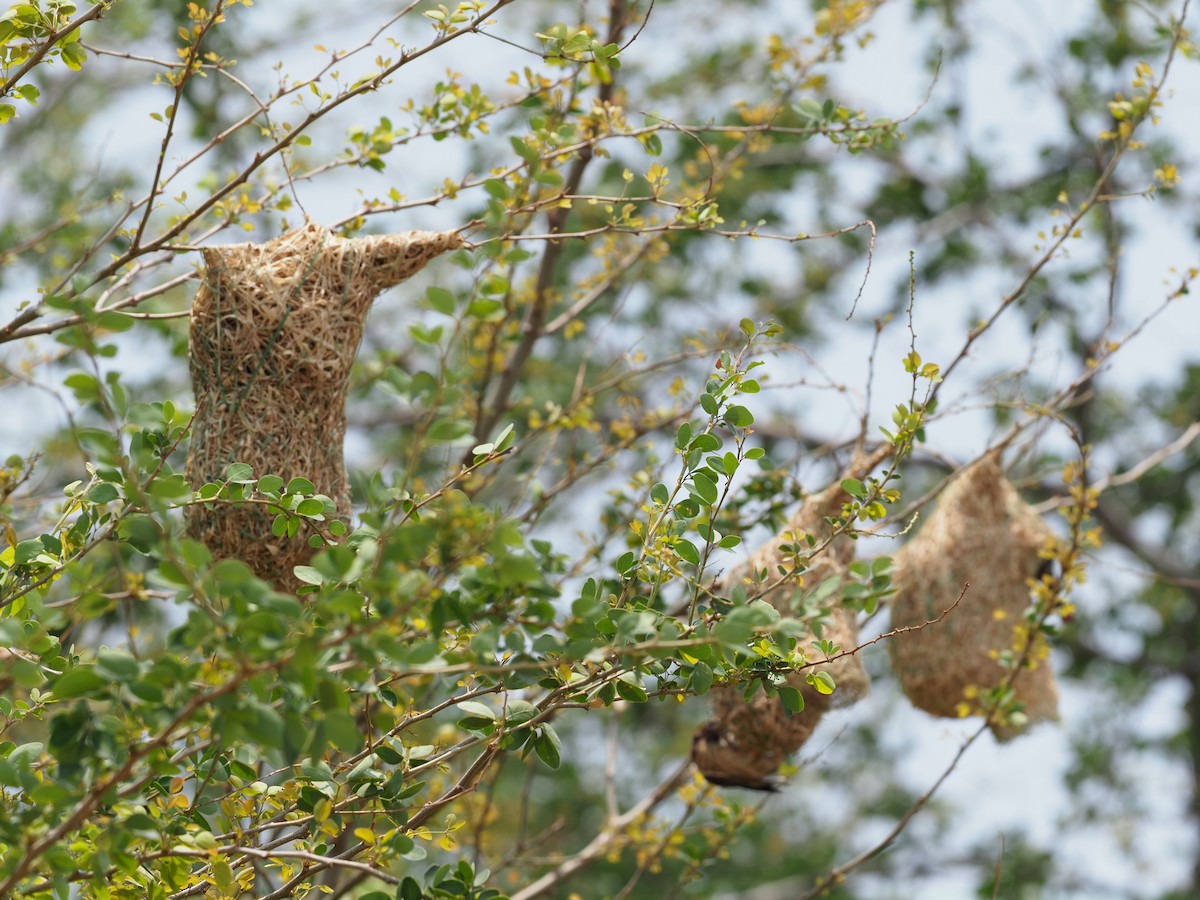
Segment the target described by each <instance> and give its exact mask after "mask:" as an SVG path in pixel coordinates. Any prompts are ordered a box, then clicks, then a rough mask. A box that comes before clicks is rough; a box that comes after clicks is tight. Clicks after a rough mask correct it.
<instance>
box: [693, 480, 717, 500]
mask: <svg viewBox="0 0 1200 900" xmlns="http://www.w3.org/2000/svg"><path fill="white" fill-rule="evenodd" d="M692 486H693V487H694V488H695V489H696V493H697V494H699V495H700V499H701V500H703V501H704V503H706V504H707V505H708V506H712V505H713V504H714V503H716V502H717V482H716V479H714V478H713V477H712V476H711V475H709V474H708V473H707V472H696V473H695V474H694V475H692Z"/></svg>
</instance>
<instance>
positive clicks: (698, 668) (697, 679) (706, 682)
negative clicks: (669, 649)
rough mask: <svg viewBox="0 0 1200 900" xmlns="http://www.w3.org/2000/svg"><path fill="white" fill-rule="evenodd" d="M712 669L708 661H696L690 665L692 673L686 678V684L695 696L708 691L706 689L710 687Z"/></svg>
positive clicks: (702, 694)
mask: <svg viewBox="0 0 1200 900" xmlns="http://www.w3.org/2000/svg"><path fill="white" fill-rule="evenodd" d="M712 683H713V670H712V666H710V665H709V664H708V663H703V662H698V663H696V664H695V665H694V666H692V674H691V676H690V677H689V678H688V684H689V685H690V686H691V688H692V690H693V691H695V692H696V695H697V696H700V697H702V696H704V695H705V694H707V693H708V689H709V688H710V687H712Z"/></svg>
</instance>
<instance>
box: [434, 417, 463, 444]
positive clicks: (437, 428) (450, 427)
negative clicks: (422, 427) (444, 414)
mask: <svg viewBox="0 0 1200 900" xmlns="http://www.w3.org/2000/svg"><path fill="white" fill-rule="evenodd" d="M470 433H471V423H470V422H468V421H467V420H466V419H438V420H437V421H436V422H434V423H433V424H432V425H430V426H429V432H428V437H429V440H431V441H456V440H458V439H459V438H461V437H465V436H466V435H468V434H470Z"/></svg>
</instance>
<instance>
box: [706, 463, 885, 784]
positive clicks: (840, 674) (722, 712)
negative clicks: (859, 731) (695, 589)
mask: <svg viewBox="0 0 1200 900" xmlns="http://www.w3.org/2000/svg"><path fill="white" fill-rule="evenodd" d="M844 497H845V492H844V491H843V490H842V489H841V486H840V484H835V485H833V486H832V487H829V488H827V489H826V490H824V491H822V492H821V493H819V494H814V495H812V496H810V497H808V498H807V500H806V501H805V502H804V505H803V506H802V507H801V508H800V509H799V510H798V511H797V512H796V513H795V514H794V515H793V516H792V518H791V520H790V521H789V522H788V527H787V529H785V531H784V532H783V533H782V534H780V535H778V536H776V537H775V538H774V539H773V540H771V541H770V542H768V543H767V544H766V545H764V546H763V547H761V548H759V549H758V550H757V551H756V552H755V553H754V554H753V555H752V556H751V557H750V559H749V560H747V562H746V563H744V564H743V565H741V566H739V567H738V568H737V569H735V570H734V571H733V572H732V573H731V574H730V575H729V576H728V577H727V578H726V579H723V581H725V583H726V584H727V585H734V584H738V583H742V582H747V581H749V582H751V583H753V584H758V583H762V581H763V573H764V571H765V583H767V584H772V583H774V582H776V581H778V580H779V579H780V577H781V575H780V571H779V569H780V566H783V567H785V568H788V569H790V568H792V566H793V565H794V562H793V556H792V555H791V554H788V553H786V552H785V551H784V550H783V547H784V546H785V545H787V544H794V543H796V542H801V543H802V542H803V540H804V535H806V534H808V535H812V536H814V537H815V538H816V539H817V540H818V541H823V540H825V539H827V538H828V537H829V536H830V529H829V525H828V524H827V523H826V522H825V518H826V517H827V516H835V515H838V514H839V513H840V512H841V508H842V501H843V499H844ZM853 558H854V543H853V541H852V540H850V539H849V538H846V537H844V536H842V537H836V538H834V539H833V540H832V541H831V542H830V543H829V545H828V546H826V547H825V548H824V550H823V551H822V552H821V553H819V554H817V555H816V556H814V557H813V558H812V559H811V560H810V561H809V563H808V569H807V570H806V571H804V572H803V573H802V575H801V576H799V577H789V578H788V579H787V581H785V582H784V583H783V584H780V585H779V586H778V587H775V588H773V589H772V590H769V591H767V593H765V594H763V596H762V599H764V600H766V601H767V602H768V603H770V604H771V605H772V606H774V607H775V608H776V609H778V610H779V611H780V612H781V613H783V614H784V615H785V616H794V615H795V614H796V612H797V610H796V608H795V601H796V600H797V599H798V597H799V594H800V590H801V589H803V590H804V591H811V590H813V589H814V588H816V587H817V586H819V585H821V584H822V583H824V582H825V581H826V580H827V579H831V578H833V579H841V578H843V577H844V576H845V574H846V567H847V566H848V565H849V564H850V562H851V561H852V560H853ZM801 578H802V586H801V581H800V579H801ZM753 590H754V589H753V587H751V588H750V591H751V593H753ZM830 597H831V601H832V602H833V603H834V604H835V606H834V608H833V609H832V610H831V611H830V612H829V615H828V616H827V617H825V618H823V619H822V620H821V629H820V631H821V634H820V638H821V639H823V640H828V641H832V642H833V643H835V644H839V645H840V646H841V649H842V650H843V651H845V650H853V649H854V648H855V647H857V646H858V626H857V623H856V621H855V614H854V613H853V612H852V611H851V610H849V609H846V608H845V607H843V606H841V605H840V604H839V599H838V598H839V594H838V592H837V591H834V592H833V593H832V594H831V595H830ZM815 638H816V635H811V636H809V637H802V638H800V639H799V644H800V647H801V648H802V649H803V650H804V652H805V653H806V654H807V655H808V657H809V659H810V661H812V662H814V663H817V665H815V666H814V667H812V668H805V669H803V670H801V671H797V672H795V673H793V674H792V675H790V676H789V677H788V679H787V681H788V684H789V685H791V686H792V687H794V688H796V689H797V690H799V691H800V693H801V695H802V696H803V697H804V709H803V710H802V711H800V712H798V713H789V712H788V710H787V709H785V708H784V706H783V704H782V702H781V701H780V700H779V698H778V697H776V696H768V695H767V694H765V693H763V692H762V691H758V692H756V693H755V694H754V696H753V697H751V698H750V700H749V701H747V700H746V699H745V698H744V695H743V691H742V687H741V686H738V685H723V686H721V687H717V688H715V689H714V690H712V691H711V692H710V693H709V698H710V701H711V703H712V710H713V715H714V718H713V719H712V720H710V721H708V722H705V723H704V724H703V725H701V726H700V728H699V729H698V730H697V731H696V734H695V737H694V738H693V741H692V758H693V760H694V761H695V763H696V767H697V768H698V769H699V770H700V773H701V774H702V775H704V777H705V778H706V779H707V780H708V781H710V782H712V783H713V784H723V785H734V786H738V787H748V788H754V789H758V790H774V789H775V784H776V779H775V772H776V770H778V768H779V766H780V765H782V764H783V762H784V761H785V760H786V759H787V758H788V756H790V755H791V754H793V753H795V752H796V751H797V750H799V749H800V747H801V746H802V745H803V744H804V742H805V741H807V740H808V738H809V736H810V735H811V734H812V733H813V731H814V730H815V729H816V727H817V723H818V722H820V720H821V716H822V715H824V714H825V712H826V711H827V710H829V709H831V708H835V707H841V706H848V705H850V704H851V703H854V702H856V701H858V700H860V699H861V698H862V697H863V696H865V695H866V693H867V692H868V690H869V689H870V680H869V679H868V677H867V673H866V670H865V669H864V668H863V665H862V662H861V661H860V660H859V658H858V655H857V654H852V655H846V656H840V657H838V658H837V659H834V660H831V661H829V662H821V661H820V659H819V658H818V657H819V654H817V653H816V651H815V650H814V649H813V648H812V646H811V642H812V640H814V639H815ZM817 670H821V671H825V672H828V673H829V675H830V676H831V677H832V678H833V680H834V683H835V684H836V689H835V690H834V692H833V693H832V694H822V693H820V692H819V691H818V690H817V689H816V688H814V687H813V686H812V685H810V684H809V683H808V680H807V678H806V676H807V675H809V674H810V673H812V672H813V671H817Z"/></svg>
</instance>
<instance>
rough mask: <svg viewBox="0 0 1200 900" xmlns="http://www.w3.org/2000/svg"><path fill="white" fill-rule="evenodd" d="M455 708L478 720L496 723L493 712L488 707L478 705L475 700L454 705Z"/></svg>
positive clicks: (481, 704)
mask: <svg viewBox="0 0 1200 900" xmlns="http://www.w3.org/2000/svg"><path fill="white" fill-rule="evenodd" d="M455 706H457V707H458V708H459V709H460V710H462V711H463V712H464V713H466V714H467V715H469V716H475V717H476V718H480V719H490V720H491V721H493V722H494V721H496V713H495V711H494V710H493V709H492V708H491V707H490V706H486V705H484V704H483V703H478V702H476V701H475V700H463V701H462V702H461V703H456V704H455Z"/></svg>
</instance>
